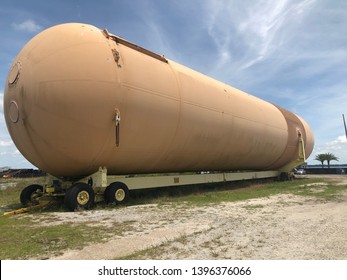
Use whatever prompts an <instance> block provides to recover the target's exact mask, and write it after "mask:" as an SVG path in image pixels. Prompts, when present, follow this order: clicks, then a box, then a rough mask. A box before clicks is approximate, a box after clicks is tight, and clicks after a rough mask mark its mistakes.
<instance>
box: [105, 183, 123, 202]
mask: <svg viewBox="0 0 347 280" xmlns="http://www.w3.org/2000/svg"><path fill="white" fill-rule="evenodd" d="M128 199H129V189H128V187H127V186H126V185H125V184H124V183H121V182H114V183H111V184H110V185H109V186H108V187H107V188H106V190H105V192H104V200H105V202H106V203H115V204H116V205H120V204H124V203H125V202H127V201H128Z"/></svg>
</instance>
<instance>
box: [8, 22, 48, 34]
mask: <svg viewBox="0 0 347 280" xmlns="http://www.w3.org/2000/svg"><path fill="white" fill-rule="evenodd" d="M12 26H13V28H14V29H15V30H19V31H25V32H29V33H34V32H38V31H40V30H41V29H42V27H41V26H40V25H38V24H37V23H36V22H35V21H33V20H31V19H29V20H26V21H23V22H21V23H13V24H12Z"/></svg>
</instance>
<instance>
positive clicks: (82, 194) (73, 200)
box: [64, 183, 95, 211]
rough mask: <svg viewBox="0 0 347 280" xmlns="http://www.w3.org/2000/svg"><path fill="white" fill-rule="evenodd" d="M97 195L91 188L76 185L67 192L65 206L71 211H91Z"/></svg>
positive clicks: (81, 184)
mask: <svg viewBox="0 0 347 280" xmlns="http://www.w3.org/2000/svg"><path fill="white" fill-rule="evenodd" d="M94 200H95V193H94V190H93V188H92V187H91V186H89V185H88V184H85V183H76V184H74V185H73V186H72V187H71V188H70V189H68V190H67V191H66V194H65V198H64V205H65V206H66V208H68V209H69V210H70V211H76V210H80V209H90V208H92V207H93V206H94Z"/></svg>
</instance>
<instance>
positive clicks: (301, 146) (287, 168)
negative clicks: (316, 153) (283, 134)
mask: <svg viewBox="0 0 347 280" xmlns="http://www.w3.org/2000/svg"><path fill="white" fill-rule="evenodd" d="M305 160H306V154H305V143H304V139H303V138H302V134H301V131H300V130H299V131H298V157H297V158H296V159H295V160H293V161H291V162H289V163H287V164H286V165H284V166H283V167H281V168H280V171H281V172H291V171H292V170H293V169H294V168H295V167H297V166H299V165H301V164H304V163H305Z"/></svg>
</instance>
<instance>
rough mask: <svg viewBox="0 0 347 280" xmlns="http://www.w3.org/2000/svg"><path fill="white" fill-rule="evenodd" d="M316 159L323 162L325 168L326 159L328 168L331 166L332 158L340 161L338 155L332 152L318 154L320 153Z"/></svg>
mask: <svg viewBox="0 0 347 280" xmlns="http://www.w3.org/2000/svg"><path fill="white" fill-rule="evenodd" d="M315 160H318V161H320V162H321V164H322V168H324V162H325V161H327V162H328V168H330V161H332V160H336V161H339V159H338V157H336V156H335V155H334V154H332V153H324V154H318V155H316V157H315Z"/></svg>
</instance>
